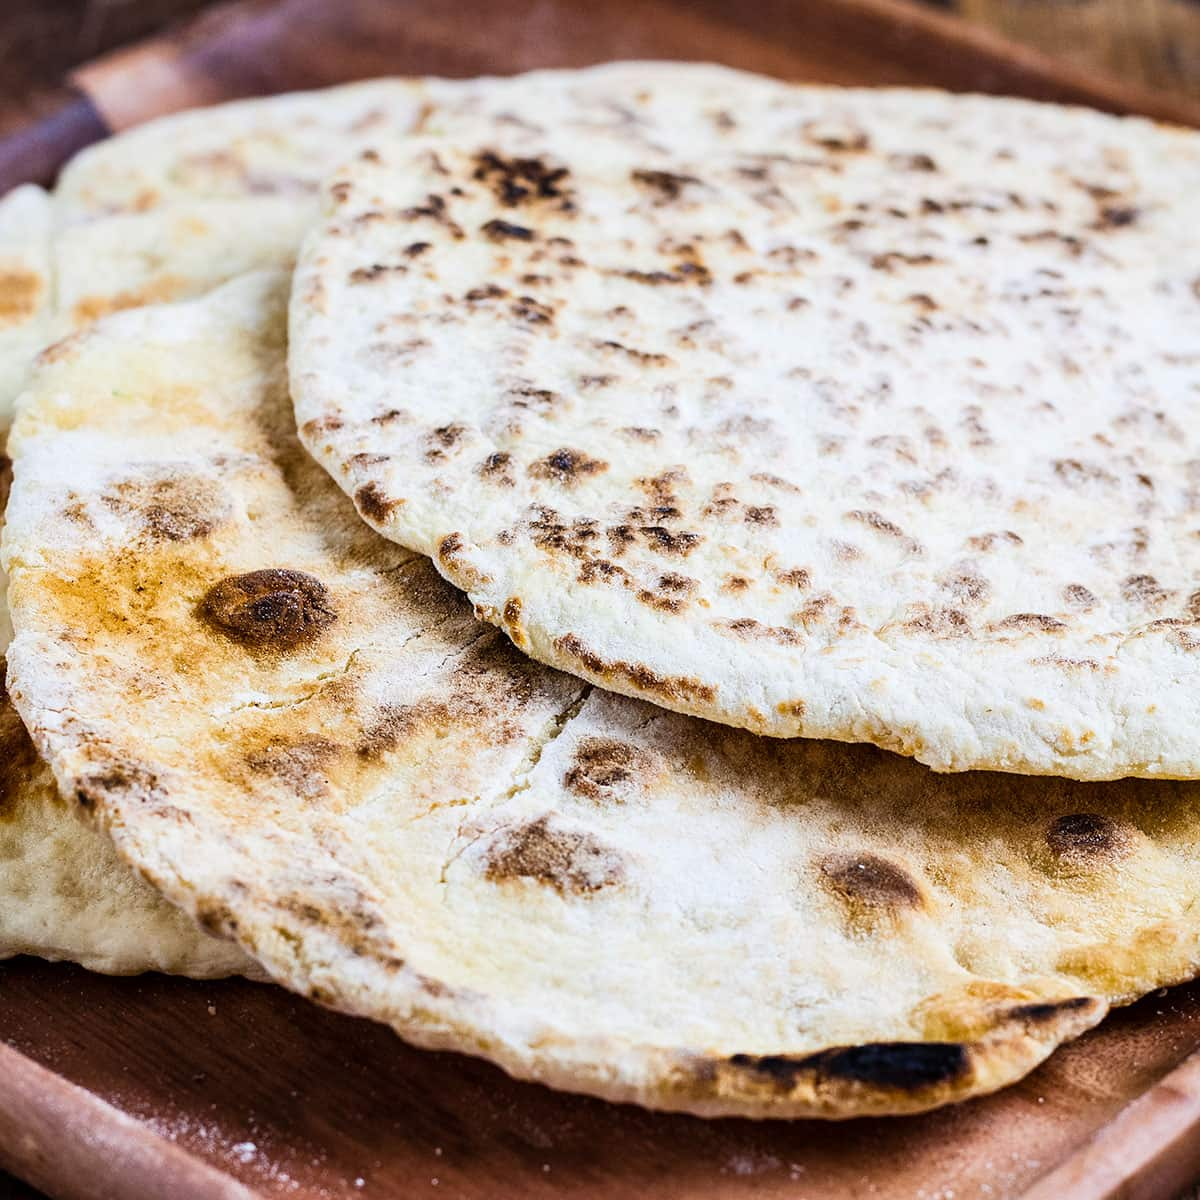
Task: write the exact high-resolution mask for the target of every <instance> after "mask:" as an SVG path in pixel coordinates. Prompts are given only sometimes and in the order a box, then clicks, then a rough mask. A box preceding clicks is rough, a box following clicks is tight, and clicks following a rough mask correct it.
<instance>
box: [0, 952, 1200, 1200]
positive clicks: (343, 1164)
mask: <svg viewBox="0 0 1200 1200" xmlns="http://www.w3.org/2000/svg"><path fill="white" fill-rule="evenodd" d="M0 1040H3V1041H5V1042H7V1043H8V1044H10V1045H11V1046H12V1047H13V1048H15V1049H16V1050H18V1051H20V1052H22V1053H24V1054H26V1055H28V1056H29V1057H30V1058H31V1059H33V1060H34V1061H36V1062H37V1063H38V1064H40V1065H42V1066H44V1067H47V1068H49V1069H50V1070H52V1071H53V1072H54V1073H55V1074H56V1075H57V1076H60V1077H62V1078H63V1079H65V1080H67V1081H69V1082H70V1083H71V1084H74V1085H78V1086H81V1087H83V1088H85V1089H86V1090H87V1092H88V1093H90V1094H92V1095H94V1096H95V1097H98V1098H99V1099H100V1100H102V1101H104V1102H105V1103H107V1104H109V1105H111V1106H113V1107H114V1108H116V1109H117V1110H119V1111H120V1112H124V1113H126V1114H129V1115H131V1116H133V1117H135V1118H137V1119H139V1120H141V1121H143V1122H144V1123H145V1126H146V1128H147V1130H148V1133H149V1135H150V1136H151V1137H152V1138H154V1139H158V1138H160V1137H166V1138H168V1139H170V1140H172V1141H173V1142H174V1143H175V1144H176V1145H177V1146H178V1147H179V1148H180V1149H182V1150H184V1151H186V1152H188V1153H189V1154H191V1155H195V1156H196V1157H198V1158H199V1159H201V1160H203V1161H204V1162H207V1163H209V1164H212V1165H215V1166H217V1167H219V1168H220V1169H221V1170H223V1171H224V1172H226V1173H227V1174H228V1175H229V1176H230V1177H231V1178H234V1179H238V1180H240V1181H242V1182H243V1183H246V1184H248V1185H250V1186H251V1187H252V1188H254V1189H255V1190H257V1191H258V1192H260V1193H261V1194H263V1195H266V1196H277V1195H278V1196H288V1195H292V1196H298V1197H300V1198H301V1200H310V1198H315V1197H317V1196H328V1197H332V1198H341V1197H345V1198H347V1200H349V1198H351V1197H356V1196H368V1197H401V1196H403V1197H408V1196H423V1195H428V1196H432V1197H455V1198H461V1200H485V1198H486V1200H507V1198H508V1197H529V1198H531V1200H538V1198H541V1197H545V1198H549V1197H561V1196H587V1197H589V1200H591V1198H595V1200H609V1198H613V1200H615V1198H617V1197H620V1198H621V1200H625V1198H626V1197H633V1196H652V1197H655V1200H658V1198H660V1197H661V1198H664V1200H675V1198H679V1200H684V1198H687V1200H693V1198H698V1200H703V1198H705V1197H712V1198H717V1197H719V1198H721V1200H731V1198H736V1197H749V1196H754V1197H765V1198H776V1197H779V1198H783V1197H787V1198H789V1200H798V1198H800V1197H810V1198H811V1197H819V1198H820V1200H843V1198H847V1197H852V1196H867V1195H872V1194H874V1195H878V1196H884V1197H888V1198H889V1200H917V1198H918V1197H921V1198H928V1197H934V1196H949V1195H951V1194H953V1195H954V1196H955V1197H956V1198H957V1200H968V1198H971V1197H979V1198H981V1200H982V1198H983V1197H985V1196H987V1197H991V1198H992V1200H1003V1198H1004V1197H1013V1196H1017V1195H1019V1194H1021V1192H1022V1191H1023V1190H1024V1189H1025V1188H1026V1187H1027V1186H1028V1185H1030V1184H1031V1183H1033V1182H1034V1181H1035V1180H1036V1179H1037V1178H1038V1177H1039V1176H1041V1175H1044V1174H1045V1173H1046V1172H1047V1171H1049V1170H1050V1169H1052V1168H1053V1167H1054V1166H1055V1165H1056V1164H1057V1163H1059V1162H1061V1161H1062V1160H1063V1159H1064V1158H1065V1156H1066V1155H1067V1154H1068V1153H1069V1152H1070V1151H1072V1150H1073V1149H1075V1148H1077V1147H1079V1146H1080V1145H1082V1144H1083V1143H1084V1142H1085V1141H1086V1139H1087V1138H1088V1137H1089V1136H1090V1135H1091V1134H1093V1133H1094V1132H1095V1131H1096V1129H1098V1128H1099V1127H1100V1126H1101V1125H1102V1124H1103V1123H1104V1122H1105V1121H1107V1120H1108V1119H1109V1118H1111V1117H1112V1116H1114V1115H1115V1114H1116V1113H1117V1112H1118V1111H1119V1110H1120V1109H1121V1108H1122V1106H1123V1105H1124V1104H1125V1103H1126V1102H1127V1101H1128V1100H1129V1099H1130V1098H1131V1097H1134V1096H1136V1095H1139V1094H1140V1093H1142V1092H1143V1091H1145V1090H1146V1089H1147V1088H1149V1087H1150V1086H1152V1085H1153V1084H1154V1083H1155V1082H1156V1081H1157V1080H1158V1079H1159V1078H1161V1077H1162V1076H1163V1075H1164V1074H1165V1073H1166V1072H1167V1071H1169V1070H1171V1069H1172V1068H1173V1067H1174V1066H1176V1065H1177V1064H1178V1063H1179V1062H1180V1060H1182V1059H1183V1058H1184V1057H1185V1055H1186V1054H1187V1053H1188V1052H1189V1051H1190V1050H1192V1049H1194V1048H1195V1047H1196V1046H1197V1045H1198V1044H1200V985H1196V986H1193V987H1191V988H1184V989H1178V990H1176V991H1174V992H1172V993H1165V994H1163V995H1160V996H1157V997H1152V998H1150V999H1148V1000H1146V1001H1144V1002H1142V1003H1141V1004H1139V1005H1136V1006H1134V1007H1133V1008H1131V1009H1129V1010H1126V1011H1124V1012H1121V1013H1118V1014H1116V1015H1115V1016H1114V1017H1113V1018H1112V1019H1111V1020H1109V1021H1107V1022H1106V1023H1105V1024H1104V1025H1103V1026H1101V1028H1100V1029H1098V1030H1096V1031H1095V1032H1093V1033H1092V1034H1089V1035H1088V1036H1087V1037H1085V1038H1084V1039H1082V1040H1081V1041H1080V1042H1078V1043H1076V1044H1074V1045H1072V1046H1068V1047H1065V1048H1064V1049H1063V1050H1062V1051H1060V1052H1059V1053H1058V1054H1056V1055H1055V1056H1054V1057H1053V1058H1052V1059H1051V1060H1050V1061H1049V1062H1048V1063H1047V1064H1046V1065H1045V1066H1044V1067H1043V1068H1041V1069H1040V1070H1039V1071H1037V1072H1035V1073H1034V1074H1033V1075H1031V1076H1030V1077H1029V1078H1028V1079H1026V1080H1024V1081H1023V1082H1022V1083H1020V1084H1018V1085H1017V1086H1016V1087H1014V1088H1011V1089H1008V1090H1007V1091H1005V1092H1002V1093H1000V1094H998V1095H996V1096H992V1097H988V1098H986V1099H983V1100H979V1101H973V1102H971V1103H968V1104H965V1105H961V1106H958V1107H956V1108H950V1109H945V1110H942V1111H940V1112H936V1113H932V1114H929V1115H927V1116H923V1117H917V1118H904V1119H893V1120H860V1121H850V1122H843V1123H840V1124H836V1125H829V1124H827V1123H823V1122H814V1121H792V1122H758V1123H756V1122H752V1121H740V1120H721V1121H703V1120H699V1119H696V1118H691V1117H679V1116H667V1115H662V1114H653V1113H648V1112H644V1111H642V1110H640V1109H637V1108H633V1107H629V1106H622V1105H611V1104H605V1103H602V1102H601V1101H597V1100H590V1099H587V1098H584V1097H579V1096H568V1095H563V1094H560V1093H556V1092H552V1091H549V1090H548V1089H546V1088H542V1087H538V1086H535V1085H532V1084H522V1083H517V1082H515V1081H513V1080H511V1079H509V1078H508V1077H507V1076H505V1075H504V1074H503V1073H502V1072H500V1071H499V1070H497V1069H496V1068H494V1067H491V1066H489V1065H487V1064H486V1063H484V1062H481V1061H478V1060H475V1059H470V1058H464V1057H462V1056H459V1055H454V1054H434V1053H429V1052H425V1051H421V1050H415V1049H413V1048H411V1047H408V1046H405V1045H404V1044H402V1043H401V1042H400V1041H399V1040H398V1039H397V1038H396V1037H395V1036H394V1035H393V1034H392V1033H391V1032H390V1031H389V1030H387V1029H384V1028H382V1027H380V1026H378V1025H375V1024H372V1023H369V1022H365V1021H358V1020H353V1019H351V1018H348V1017H342V1016H338V1015H336V1014H334V1013H330V1012H326V1011H323V1010H321V1009H318V1008H316V1007H314V1006H313V1005H311V1004H308V1003H307V1002H305V1001H303V1000H301V999H298V998H296V997H293V996H288V995H284V994H283V993H280V992H277V991H275V990H274V989H271V988H268V987H266V986H264V985H256V984H249V983H244V982H241V981H228V982H222V983H210V984H199V983H191V982H187V981H183V980H173V979H166V978H163V977H161V976H147V977H143V978H139V979H108V978H104V977H102V976H93V975H88V974H87V973H86V972H84V971H80V970H76V969H73V968H69V967H64V966H50V965H47V964H43V963H37V962H34V961H32V960H15V961H14V962H12V963H8V964H3V965H0ZM5 1084H6V1080H5V1078H4V1076H3V1074H2V1073H0V1109H2V1108H4V1106H5V1105H4V1088H5ZM81 1120H86V1117H85V1118H81ZM79 1133H80V1134H81V1133H82V1130H80V1131H79ZM63 1136H64V1137H66V1138H69V1137H70V1136H71V1131H70V1127H69V1126H68V1127H66V1128H64V1132H63ZM77 1136H78V1135H77ZM359 1179H361V1180H362V1181H363V1183H362V1186H361V1187H360V1186H356V1183H355V1181H356V1180H359ZM434 1180H436V1181H437V1182H436V1183H435V1182H434ZM64 1194H65V1195H68V1194H69V1193H64ZM165 1194H168V1193H164V1195H165ZM169 1194H170V1195H171V1196H172V1198H173V1200H187V1194H186V1193H183V1192H179V1191H178V1190H176V1191H174V1192H171V1193H169ZM88 1200H90V1197H89V1198H88Z"/></svg>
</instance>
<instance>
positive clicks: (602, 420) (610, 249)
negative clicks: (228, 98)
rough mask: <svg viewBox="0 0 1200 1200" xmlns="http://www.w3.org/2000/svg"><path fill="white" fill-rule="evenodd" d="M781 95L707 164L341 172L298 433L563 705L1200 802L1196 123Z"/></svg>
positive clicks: (1022, 105)
mask: <svg viewBox="0 0 1200 1200" xmlns="http://www.w3.org/2000/svg"><path fill="white" fill-rule="evenodd" d="M739 88H740V84H734V83H731V85H730V90H729V91H728V93H727V96H726V105H727V108H728V111H729V112H730V113H735V114H737V113H740V111H741V109H740V106H739V100H740V91H739ZM772 94H773V95H774V100H773V102H772V103H771V105H770V106H769V107H768V112H769V115H770V120H767V121H764V122H758V121H745V120H742V119H741V118H740V117H739V118H738V119H736V120H734V119H732V118H731V120H730V123H729V125H728V128H727V129H726V132H725V133H724V135H723V140H722V141H721V145H720V146H719V147H718V148H717V149H716V150H714V149H713V147H712V146H711V144H710V142H711V140H712V139H711V136H710V138H709V140H708V141H699V140H698V139H696V138H692V136H691V133H692V130H693V128H698V127H699V121H698V120H697V121H695V122H693V123H692V124H681V126H680V127H679V131H678V133H677V132H676V131H675V130H673V129H669V128H663V129H660V130H659V131H658V137H657V138H656V141H655V145H649V144H642V143H640V142H638V143H635V144H633V145H631V146H622V145H620V144H618V143H616V142H614V143H613V144H612V145H600V146H597V145H596V144H594V143H593V142H591V141H589V140H588V139H586V138H584V137H581V136H574V135H566V134H564V131H563V130H561V129H559V128H557V127H551V128H547V129H546V130H544V131H543V133H542V135H541V140H540V142H539V141H538V140H537V138H536V137H535V136H534V135H531V134H530V133H529V132H528V131H527V130H523V131H521V136H520V139H519V142H520V145H519V147H518V148H516V149H514V148H513V147H512V146H510V145H509V144H508V142H507V141H506V140H505V135H504V134H503V131H501V133H500V136H499V137H498V138H497V139H494V140H490V141H482V142H479V141H476V142H474V143H470V144H463V145H458V144H456V146H455V148H454V149H451V148H448V147H447V146H445V145H441V144H436V143H435V144H431V145H430V146H427V147H413V146H411V145H410V146H391V147H389V146H384V145H383V144H382V143H381V145H380V148H379V150H378V152H368V153H366V154H364V155H363V156H362V157H361V158H360V160H359V161H357V162H356V163H355V164H353V165H352V166H350V167H349V168H347V169H346V170H345V171H344V172H342V173H341V174H340V175H339V176H338V178H337V180H336V182H334V183H333V184H332V186H331V187H330V188H329V191H328V201H327V207H326V218H325V221H324V223H323V224H322V226H321V227H320V228H319V229H318V230H317V231H315V232H314V233H313V235H311V237H310V238H309V239H308V241H307V242H306V246H305V249H304V252H303V255H302V259H301V262H300V265H299V267H298V270H297V274H296V283H295V294H294V301H293V306H292V314H291V321H292V349H291V354H292V387H293V393H294V396H295V401H296V412H297V416H298V422H299V424H300V428H301V436H302V438H303V440H304V442H305V444H306V445H307V446H308V448H309V449H310V450H311V451H312V453H313V454H314V455H315V456H316V457H317V458H318V459H319V461H321V462H322V463H323V464H324V465H325V466H326V468H327V469H328V470H329V471H330V472H331V474H332V475H333V476H334V478H335V479H337V481H338V482H339V483H340V484H341V486H342V487H343V489H344V490H345V491H346V492H347V493H348V494H350V495H352V496H353V497H355V499H356V502H357V504H358V507H359V511H360V513H361V514H362V515H363V517H364V518H365V519H366V520H367V521H369V522H370V523H371V524H372V526H373V527H374V528H376V529H378V530H379V531H380V532H382V533H384V534H385V535H386V536H388V537H390V538H392V539H394V540H396V541H397V542H399V543H401V544H403V545H405V546H408V547H410V548H412V549H414V550H418V551H420V552H422V553H425V554H429V555H431V556H433V557H434V558H435V560H436V562H437V564H438V567H439V569H440V570H441V571H442V573H443V574H444V575H445V576H446V578H448V579H449V580H451V581H452V582H454V583H455V584H456V585H458V586H459V587H461V588H463V589H464V590H465V591H466V592H467V593H468V595H469V596H470V597H471V599H472V600H473V601H474V602H475V604H476V606H477V609H478V611H479V613H480V614H481V615H482V616H484V617H486V619H488V620H490V621H493V622H494V623H496V624H498V625H500V626H501V627H502V628H504V629H505V630H506V631H507V633H508V634H509V635H510V636H511V637H512V639H513V640H514V641H515V642H516V644H517V645H518V646H520V647H521V648H522V649H523V650H525V651H526V652H527V653H529V654H531V655H532V656H534V657H535V658H537V659H539V660H541V661H542V662H545V663H548V664H550V665H553V666H556V667H560V668H563V669H565V670H568V671H571V672H573V673H574V674H576V675H577V676H579V677H581V678H584V679H588V680H591V681H593V682H596V683H601V684H603V685H604V686H606V687H609V688H612V689H614V690H617V691H621V692H624V693H627V694H629V695H638V696H643V697H646V698H648V699H651V700H653V701H655V702H656V703H658V704H662V705H665V706H667V707H670V708H673V709H676V710H678V711H681V712H688V713H693V714H697V715H700V716H704V717H707V718H711V719H714V720H718V721H721V722H725V723H729V724H732V725H738V726H743V727H745V728H748V729H752V730H754V731H756V732H759V733H765V734H770V735H775V736H785V737H792V736H807V737H822V738H838V739H844V740H848V741H870V742H874V743H876V744H879V745H882V746H885V747H888V748H890V749H893V750H897V751H899V752H901V753H904V754H909V755H913V756H915V757H916V758H917V759H919V760H920V761H922V762H925V763H928V764H929V765H931V766H933V767H934V768H936V769H938V770H942V771H962V770H967V769H969V768H989V769H998V770H1004V771H1019V772H1025V773H1029V774H1057V775H1062V776H1067V777H1070V778H1076V779H1093V780H1101V779H1111V778H1117V777H1121V776H1127V775H1136V776H1146V777H1153V776H1159V777H1180V778H1192V777H1196V776H1197V775H1200V740H1198V739H1197V737H1196V732H1195V731H1196V716H1197V706H1196V696H1197V695H1200V628H1198V623H1200V443H1198V442H1197V436H1196V414H1197V411H1198V402H1200V396H1198V394H1197V382H1196V380H1197V373H1198V369H1200V223H1198V222H1197V220H1196V213H1195V199H1194V198H1195V196H1196V195H1197V194H1200V134H1196V133H1192V132H1184V131H1177V130H1168V129H1164V128H1158V127H1155V126H1153V125H1151V124H1149V123H1148V122H1145V121H1138V120H1119V119H1116V118H1111V117H1106V116H1102V115H1100V114H1097V113H1092V112H1086V111H1083V110H1071V109H1062V108H1055V107H1050V106H1039V105H1035V104H1031V103H1028V102H1021V101H1011V100H1001V99H994V98H984V97H953V96H948V95H945V94H941V93H937V92H909V91H887V90H878V91H853V90H851V91H837V90H830V89H813V88H794V89H788V88H784V87H782V86H781V85H775V91H774V92H773V93H772ZM752 95H757V92H756V91H755V90H754V89H752ZM634 107H635V108H636V105H635V106H634ZM634 116H635V117H636V113H635V114H634ZM631 125H633V126H634V127H636V121H634V120H631Z"/></svg>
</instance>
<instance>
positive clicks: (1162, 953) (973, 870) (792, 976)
mask: <svg viewBox="0 0 1200 1200" xmlns="http://www.w3.org/2000/svg"><path fill="white" fill-rule="evenodd" d="M1198 194H1200V135H1197V134H1195V133H1189V132H1184V131H1177V130H1171V129H1166V128H1162V127H1157V126H1154V125H1152V124H1150V123H1148V122H1144V121H1139V120H1130V119H1124V120H1122V119H1116V118H1110V117H1106V116H1101V115H1099V114H1096V113H1092V112H1087V111H1083V110H1076V109H1063V108H1056V107H1051V106H1043V105H1036V104H1032V103H1027V102H1021V101H1014V100H1003V99H988V98H981V97H962V96H949V95H945V94H941V93H938V92H934V91H898V90H884V91H878V90H838V89H829V88H808V87H795V86H789V85H785V84H782V83H779V82H776V81H772V80H767V79H762V78H758V77H754V76H749V75H745V74H740V73H736V72H732V71H728V70H725V69H722V68H717V67H712V66H698V65H679V64H618V65H613V66H608V67H601V68H597V69H592V70H587V71H579V72H542V73H537V74H533V75H527V76H523V77H516V78H511V79H481V80H472V81H464V82H447V81H441V80H384V81H379V82H374V83H367V84H360V85H354V86H350V87H345V88H338V89H334V90H331V91H327V92H321V93H312V94H302V95H294V96H281V97H275V98H272V99H267V100H260V101H253V102H247V103H238V104H233V105H228V106H224V107H221V108H216V109H211V110H207V111H197V112H191V113H185V114H182V115H179V116H174V117H170V118H167V119H165V120H162V121H159V122H156V123H153V124H150V125H147V126H145V127H142V128H140V129H136V130H134V131H132V132H130V133H127V134H125V135H123V136H121V137H118V138H115V139H113V140H111V141H108V142H105V143H103V144H101V145H99V146H97V147H95V148H93V149H91V150H89V151H87V152H85V153H84V154H82V155H80V156H79V157H78V158H77V159H76V160H75V161H74V162H72V163H71V164H70V165H69V166H68V167H67V169H66V170H65V171H64V173H63V175H62V178H61V180H60V182H59V184H58V186H57V188H56V189H55V190H54V191H53V193H46V192H43V191H41V190H38V189H35V188H23V189H19V190H18V191H17V192H15V193H13V194H11V195H10V196H9V197H8V198H7V199H6V200H4V201H3V205H2V207H0V292H2V299H0V387H2V388H3V403H4V405H5V407H6V412H7V410H9V409H11V410H12V412H13V413H14V414H15V416H14V419H13V423H12V429H11V433H10V434H9V437H8V455H9V457H10V459H11V464H12V485H11V494H10V497H9V500H8V506H7V517H6V528H5V532H4V542H3V564H4V568H5V570H6V571H7V573H8V606H9V609H10V612H11V619H12V625H13V630H14V632H13V636H12V641H11V644H10V645H9V646H8V649H7V679H8V683H7V689H8V690H7V697H6V698H5V700H4V704H5V706H6V707H5V708H4V711H3V712H2V713H0V734H2V737H3V741H4V745H3V766H2V768H0V771H2V774H0V779H2V787H3V792H2V794H0V897H2V901H0V952H5V953H9V954H17V953H33V954H40V955H43V956H46V957H51V958H66V959H72V960H75V961H78V962H81V963H83V964H84V965H85V966H88V967H91V968H93V969H96V970H101V971H113V972H134V971H140V970H149V969H156V970H166V971H175V972H181V973H186V974H192V975H197V976H206V975H218V974H225V973H236V972H241V973H245V974H249V975H252V976H257V977H263V978H267V979H270V980H272V981H274V982H276V983H278V984H280V985H282V986H284V987H286V988H290V989H292V990H294V991H297V992H299V993H301V994H303V995H306V996H308V997H310V998H312V999H313V1000H314V1001H316V1002H318V1003H320V1004H325V1005H329V1006H332V1007H334V1008H337V1009H340V1010H342V1011H344V1012H349V1013H354V1014H358V1015H361V1016H366V1017H371V1018H374V1019H376V1020H379V1021H383V1022H386V1023H388V1024H390V1025H392V1026H393V1027H394V1028H395V1029H396V1030H397V1032H398V1033H399V1034H400V1035H402V1036H403V1037H404V1038H406V1039H407V1040H409V1041H411V1042H414V1043H416V1044H418V1045H422V1046H430V1047H438V1048H448V1049H455V1050H460V1051H465V1052H468V1053H472V1054H478V1055H482V1056H484V1057H486V1058H488V1059H490V1060H492V1061H494V1062H496V1063H499V1064H500V1065H501V1066H503V1067H504V1068H505V1069H506V1070H508V1071H510V1072H511V1073H512V1074H514V1075H516V1076H519V1077H522V1078H526V1079H532V1080H537V1081H540V1082H543V1083H547V1084H550V1085H552V1086H555V1087H560V1088H568V1089H573V1090H577V1091H583V1092H588V1093H592V1094H594V1095H598V1096H602V1097H606V1098H609V1099H612V1100H631V1101H636V1102H638V1103H640V1104H644V1105H648V1106H651V1107H656V1108H664V1109H674V1110H684V1111H688V1112H693V1113H699V1114H703V1115H710V1116H717V1115H723V1114H742V1115H749V1116H757V1117H794V1116H820V1117H848V1116H854V1115H857V1114H863V1113H902V1112H911V1111H916V1110H921V1109H925V1108H929V1107H932V1106H934V1105H938V1104H942V1103H945V1102H948V1101H954V1100H961V1099H963V1098H966V1097H969V1096H972V1095H977V1094H980V1093H984V1092H988V1091H991V1090H994V1089H996V1088H999V1087H1001V1086H1003V1085H1005V1084H1007V1083H1009V1082H1011V1081H1013V1080H1014V1079H1017V1078H1019V1077H1020V1076H1021V1075H1023V1074H1024V1073H1025V1072H1027V1071H1029V1070H1030V1069H1031V1068H1032V1067H1033V1066H1035V1065H1036V1064H1037V1063H1038V1062H1039V1061H1041V1060H1042V1059H1043V1058H1044V1057H1045V1056H1046V1055H1047V1054H1049V1053H1050V1052H1051V1051H1052V1050H1053V1049H1054V1047H1055V1046H1056V1045H1058V1044H1059V1043H1061V1042H1063V1041H1064V1040H1066V1039H1069V1038H1072V1037H1074V1036H1076V1035H1077V1034H1079V1033H1081V1032H1082V1031H1084V1030H1085V1029H1087V1028H1089V1027H1090V1026H1092V1025H1094V1024H1095V1023H1096V1022H1097V1021H1099V1020H1100V1019H1101V1018H1102V1017H1103V1016H1104V1014H1105V1013H1106V1011H1107V1010H1108V1009H1109V1007H1110V1006H1112V1005H1118V1004H1124V1003H1128V1002H1129V1001H1132V1000H1133V999H1135V998H1136V997H1138V996H1140V995H1143V994H1145V993H1146V992H1148V991H1150V990H1152V989H1156V988H1159V987H1161V986H1164V985H1167V984H1172V983H1176V982H1179V981H1182V980H1185V979H1188V978H1190V977H1192V976H1193V975H1194V974H1196V972H1197V970H1198V968H1200V905H1197V903H1196V901H1197V898H1198V896H1200V892H1198V888H1200V885H1198V883H1197V880H1198V879H1200V784H1197V783H1195V782H1188V781H1189V780H1194V779H1196V778H1198V777H1200V733H1198V732H1197V724H1198V718H1200V438H1198V435H1197V429H1198V428H1200V421H1198V418H1200V222H1197V220H1196V217H1195V196H1196V195H1198Z"/></svg>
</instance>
